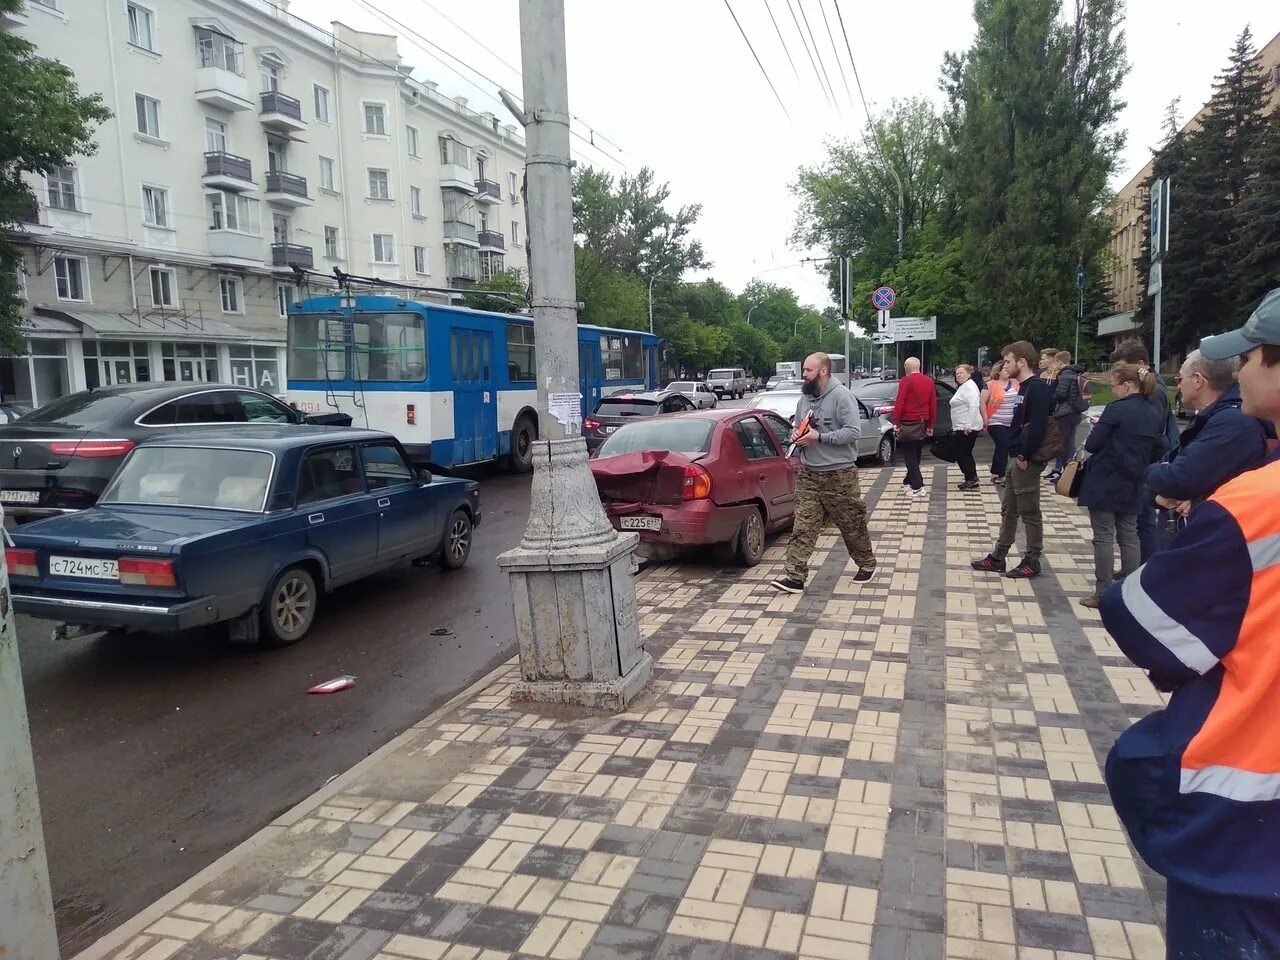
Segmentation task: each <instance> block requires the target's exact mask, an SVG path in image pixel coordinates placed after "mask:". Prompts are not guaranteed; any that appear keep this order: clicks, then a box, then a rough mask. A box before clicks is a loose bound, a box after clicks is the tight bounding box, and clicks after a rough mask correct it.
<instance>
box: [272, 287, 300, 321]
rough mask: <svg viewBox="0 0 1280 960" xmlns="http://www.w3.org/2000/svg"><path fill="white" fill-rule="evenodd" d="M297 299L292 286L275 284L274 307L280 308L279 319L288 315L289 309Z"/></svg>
mask: <svg viewBox="0 0 1280 960" xmlns="http://www.w3.org/2000/svg"><path fill="white" fill-rule="evenodd" d="M297 299H298V296H297V291H296V290H294V288H293V284H291V283H278V284H276V305H277V306H278V307H279V308H280V316H281V317H287V316H288V315H289V307H290V305H291V304H293V302H294V301H295V300H297Z"/></svg>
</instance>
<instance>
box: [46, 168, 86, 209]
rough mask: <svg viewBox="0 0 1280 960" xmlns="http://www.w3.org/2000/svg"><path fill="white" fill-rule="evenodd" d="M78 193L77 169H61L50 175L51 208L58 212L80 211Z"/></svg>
mask: <svg viewBox="0 0 1280 960" xmlns="http://www.w3.org/2000/svg"><path fill="white" fill-rule="evenodd" d="M76 192H77V191H76V168H75V167H73V166H69V165H68V166H65V167H59V168H58V169H57V170H54V171H53V172H52V173H50V174H49V206H51V207H54V208H56V209H58V210H79V209H80V208H79V207H78V206H77V205H76Z"/></svg>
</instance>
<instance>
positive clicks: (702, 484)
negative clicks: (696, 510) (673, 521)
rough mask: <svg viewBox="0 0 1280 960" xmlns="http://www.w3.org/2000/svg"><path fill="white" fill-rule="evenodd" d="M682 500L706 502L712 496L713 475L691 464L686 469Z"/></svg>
mask: <svg viewBox="0 0 1280 960" xmlns="http://www.w3.org/2000/svg"><path fill="white" fill-rule="evenodd" d="M680 496H681V499H684V500H705V499H707V497H709V496H711V474H709V473H707V471H705V470H703V469H702V468H701V467H699V466H697V465H695V464H690V465H689V466H687V467H685V468H684V489H683V490H682V491H681V494H680Z"/></svg>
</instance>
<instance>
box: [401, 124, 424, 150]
mask: <svg viewBox="0 0 1280 960" xmlns="http://www.w3.org/2000/svg"><path fill="white" fill-rule="evenodd" d="M404 132H405V141H406V142H407V143H408V144H409V156H411V157H420V156H422V150H421V146H420V141H419V139H418V128H417V127H405V128H404Z"/></svg>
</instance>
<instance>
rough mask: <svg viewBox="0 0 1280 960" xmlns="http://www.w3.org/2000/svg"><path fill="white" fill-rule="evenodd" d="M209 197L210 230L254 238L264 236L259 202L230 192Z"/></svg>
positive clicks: (209, 195) (212, 194)
mask: <svg viewBox="0 0 1280 960" xmlns="http://www.w3.org/2000/svg"><path fill="white" fill-rule="evenodd" d="M207 197H208V209H209V229H210V230H234V231H235V232H236V233H247V234H249V235H251V236H254V237H260V236H262V223H261V221H260V220H259V213H258V201H257V200H254V199H252V198H251V197H244V196H241V195H240V194H238V193H231V192H230V191H221V192H218V193H210V194H208V195H207Z"/></svg>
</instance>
